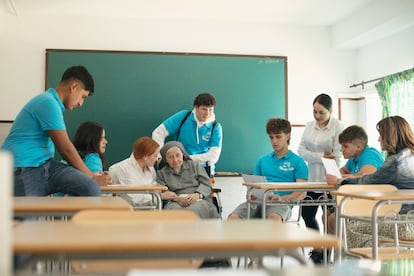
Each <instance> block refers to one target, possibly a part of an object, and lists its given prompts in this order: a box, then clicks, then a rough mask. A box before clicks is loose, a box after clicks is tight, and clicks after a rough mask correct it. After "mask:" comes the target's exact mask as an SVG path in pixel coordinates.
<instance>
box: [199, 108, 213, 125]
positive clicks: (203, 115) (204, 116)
mask: <svg viewBox="0 0 414 276" xmlns="http://www.w3.org/2000/svg"><path fill="white" fill-rule="evenodd" d="M213 113H214V106H204V105H200V106H195V115H196V117H197V120H198V121H199V122H201V123H204V122H206V121H207V120H208V119H210V118H211V116H212V115H213Z"/></svg>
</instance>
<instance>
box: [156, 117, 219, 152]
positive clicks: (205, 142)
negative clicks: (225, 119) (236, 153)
mask: <svg viewBox="0 0 414 276" xmlns="http://www.w3.org/2000/svg"><path fill="white" fill-rule="evenodd" d="M188 112H189V111H188V110H181V111H179V112H177V113H176V114H174V115H172V116H171V117H169V118H168V119H166V120H165V121H164V122H163V124H164V126H165V128H166V129H167V131H168V133H169V134H170V135H177V132H178V129H179V128H180V125H181V122H182V121H183V120H184V118H185V116H186V115H187V113H188ZM213 124H214V121H211V122H208V123H206V124H203V125H202V126H201V127H200V128H197V121H196V120H195V118H194V114H193V113H192V112H191V114H190V115H189V116H188V117H187V119H186V120H185V121H184V123H183V125H182V126H181V130H180V136H179V137H176V140H177V141H180V142H181V143H183V146H184V148H185V150H186V151H187V153H188V154H190V155H193V154H200V153H206V152H207V151H209V149H210V148H211V147H221V143H222V128H221V125H220V124H219V123H216V126H215V127H214V130H213Z"/></svg>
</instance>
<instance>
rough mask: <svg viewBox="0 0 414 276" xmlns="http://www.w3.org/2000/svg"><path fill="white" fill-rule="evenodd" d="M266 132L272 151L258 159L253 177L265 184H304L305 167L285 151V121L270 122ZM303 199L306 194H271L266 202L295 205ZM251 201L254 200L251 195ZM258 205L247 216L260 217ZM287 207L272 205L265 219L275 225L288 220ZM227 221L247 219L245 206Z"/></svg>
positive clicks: (287, 128)
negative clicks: (292, 203)
mask: <svg viewBox="0 0 414 276" xmlns="http://www.w3.org/2000/svg"><path fill="white" fill-rule="evenodd" d="M266 132H267V134H268V135H269V139H270V144H271V145H272V147H273V151H272V152H271V153H268V154H266V155H264V156H262V157H260V158H259V159H258V160H257V162H256V166H255V168H254V172H253V174H254V175H261V176H265V177H266V179H267V181H268V182H304V181H306V180H307V178H308V167H307V166H306V163H305V161H304V160H303V159H302V157H300V156H298V155H296V154H294V153H293V152H292V151H290V150H289V142H290V133H291V126H290V123H289V121H287V120H285V119H279V118H271V119H269V120H268V121H267V124H266ZM305 196H306V192H293V193H292V192H274V193H273V194H272V195H270V196H269V200H274V201H278V200H280V201H298V200H301V199H303V198H304V197H305ZM252 199H253V200H255V199H256V197H255V196H254V195H252ZM261 210H262V207H261V206H260V204H250V216H251V217H252V218H259V217H261V215H262V212H261ZM290 213H291V206H288V205H273V206H270V205H269V206H267V207H266V214H267V218H269V219H273V220H275V221H278V222H283V221H286V220H288V219H289V217H290ZM228 219H247V202H244V203H242V204H240V205H239V206H238V207H237V208H236V209H235V210H234V211H233V212H232V213H231V214H230V215H229V216H228Z"/></svg>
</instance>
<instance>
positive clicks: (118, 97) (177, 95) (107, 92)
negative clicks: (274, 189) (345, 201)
mask: <svg viewBox="0 0 414 276" xmlns="http://www.w3.org/2000/svg"><path fill="white" fill-rule="evenodd" d="M73 65H83V66H85V67H86V68H87V69H88V70H89V71H90V73H91V74H92V75H93V77H94V80H95V93H94V94H93V95H92V96H91V97H89V98H88V99H87V100H86V101H85V104H84V105H83V107H81V108H77V109H75V110H73V111H66V112H65V113H64V116H65V121H66V125H67V129H68V132H69V135H70V137H73V135H74V132H75V131H76V128H77V127H78V126H79V124H80V123H81V122H84V121H96V122H98V123H100V124H102V125H103V126H104V127H105V129H106V136H107V139H108V141H109V143H108V145H107V150H106V153H105V156H106V157H107V159H108V165H111V164H113V163H115V162H117V161H119V160H122V159H124V158H126V157H128V156H129V155H130V153H131V150H132V144H133V143H134V141H135V140H136V139H137V138H139V137H141V136H151V133H152V130H153V129H154V128H155V127H157V126H158V125H159V124H160V123H161V122H162V121H163V120H164V119H166V118H167V117H168V116H170V115H172V114H174V113H175V112H177V111H179V110H181V109H192V108H193V100H194V98H195V97H196V96H197V95H198V94H199V93H203V92H209V93H211V94H213V95H214V96H215V97H216V100H217V105H216V108H215V113H216V118H217V121H218V122H220V123H221V124H222V126H223V149H222V153H221V157H220V160H219V162H218V163H217V165H216V171H218V172H219V171H231V172H245V173H249V172H252V171H253V168H254V165H255V162H256V159H257V158H258V157H259V156H261V155H263V154H265V153H268V152H270V151H272V147H271V146H270V144H269V140H268V137H267V134H266V130H265V124H266V121H267V119H268V118H271V117H281V118H286V114H287V85H286V82H287V58H286V57H276V56H252V55H223V54H220V55H216V54H188V53H159V52H120V51H90V50H87V51H83V50H56V49H47V50H46V88H48V87H55V86H56V85H57V83H58V82H59V80H60V78H61V76H62V74H63V72H64V70H65V69H66V68H68V67H70V66H73Z"/></svg>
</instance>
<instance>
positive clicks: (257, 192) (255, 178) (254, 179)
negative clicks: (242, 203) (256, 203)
mask: <svg viewBox="0 0 414 276" xmlns="http://www.w3.org/2000/svg"><path fill="white" fill-rule="evenodd" d="M242 177H243V182H244V183H264V182H267V179H266V177H264V176H262V175H251V174H244V173H242ZM251 192H252V195H254V196H256V197H257V198H258V199H262V198H263V195H264V193H265V192H266V190H264V189H252V191H251Z"/></svg>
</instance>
